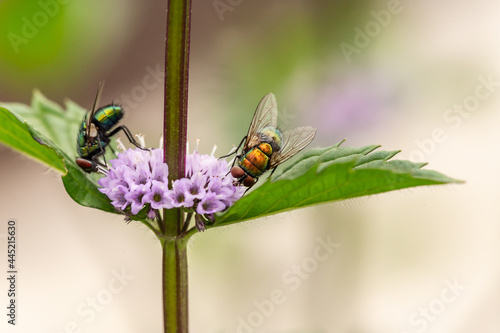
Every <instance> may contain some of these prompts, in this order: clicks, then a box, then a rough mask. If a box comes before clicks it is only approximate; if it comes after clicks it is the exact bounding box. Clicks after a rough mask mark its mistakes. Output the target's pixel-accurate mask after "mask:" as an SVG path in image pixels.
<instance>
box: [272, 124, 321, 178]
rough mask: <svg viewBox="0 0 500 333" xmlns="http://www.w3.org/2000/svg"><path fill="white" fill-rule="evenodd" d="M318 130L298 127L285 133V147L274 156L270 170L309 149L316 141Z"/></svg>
mask: <svg viewBox="0 0 500 333" xmlns="http://www.w3.org/2000/svg"><path fill="white" fill-rule="evenodd" d="M315 135H316V129H315V128H312V127H310V126H305V127H297V128H296V129H293V130H291V131H286V132H285V133H283V142H284V143H283V146H282V147H281V149H280V151H278V152H276V153H275V154H273V156H272V157H271V163H270V164H269V169H272V168H274V167H277V166H278V165H279V164H281V163H283V162H285V161H286V160H288V159H289V158H290V157H292V156H293V155H295V154H297V153H298V152H299V151H301V150H302V149H304V148H305V147H307V145H308V144H310V143H311V141H312V140H313V139H314V136H315Z"/></svg>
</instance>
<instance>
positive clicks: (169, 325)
mask: <svg viewBox="0 0 500 333" xmlns="http://www.w3.org/2000/svg"><path fill="white" fill-rule="evenodd" d="M186 244H187V241H186V240H184V239H179V238H177V239H173V240H167V241H165V242H162V250H163V259H162V264H163V295H164V303H165V304H164V316H165V318H164V332H173V333H174V332H175V333H187V332H188V288H187V286H188V275H187V253H186V248H187V246H186Z"/></svg>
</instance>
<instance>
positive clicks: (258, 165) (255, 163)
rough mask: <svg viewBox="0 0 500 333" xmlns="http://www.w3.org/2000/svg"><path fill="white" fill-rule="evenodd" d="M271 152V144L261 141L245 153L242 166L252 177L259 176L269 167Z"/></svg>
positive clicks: (241, 162)
mask: <svg viewBox="0 0 500 333" xmlns="http://www.w3.org/2000/svg"><path fill="white" fill-rule="evenodd" d="M271 154H272V148H271V145H269V144H268V143H261V144H260V145H258V146H257V147H255V148H253V149H252V150H250V151H249V152H248V153H246V154H245V156H244V157H243V158H242V159H241V161H240V167H241V168H242V169H243V170H245V171H246V172H247V173H248V174H249V175H251V176H252V177H259V176H260V175H261V174H263V173H264V172H265V171H266V170H267V169H268V167H269V158H270V156H271Z"/></svg>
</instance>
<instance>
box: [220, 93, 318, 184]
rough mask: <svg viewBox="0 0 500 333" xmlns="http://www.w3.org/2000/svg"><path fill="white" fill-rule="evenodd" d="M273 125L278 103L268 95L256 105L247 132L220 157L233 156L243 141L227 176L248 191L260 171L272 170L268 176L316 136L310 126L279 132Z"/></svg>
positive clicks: (274, 124) (276, 118) (276, 115)
mask: <svg viewBox="0 0 500 333" xmlns="http://www.w3.org/2000/svg"><path fill="white" fill-rule="evenodd" d="M277 122H278V104H277V103H276V98H275V97H274V95H273V94H271V93H269V94H267V95H266V96H264V98H262V100H261V101H260V103H259V105H258V106H257V109H256V110H255V113H254V115H253V118H252V122H251V123H250V128H249V129H248V133H247V135H246V136H245V137H244V138H243V140H241V142H240V144H239V146H238V148H236V150H235V151H234V152H233V153H231V154H229V155H226V156H222V157H227V156H230V155H232V154H235V153H236V154H237V152H238V150H239V149H240V147H241V145H242V144H243V142H244V143H245V144H244V145H243V149H242V151H241V152H240V153H239V154H237V155H236V158H235V160H234V162H233V167H232V168H231V175H232V176H233V177H234V178H236V179H238V180H237V182H238V183H239V184H243V185H244V186H246V187H248V188H250V187H252V186H253V185H254V184H255V183H256V182H257V181H258V179H259V177H260V176H261V175H262V174H263V173H264V172H266V171H268V170H271V169H272V172H271V174H270V175H269V176H271V175H272V173H273V172H274V171H275V170H276V168H277V167H278V165H280V164H281V163H283V162H285V161H286V160H288V159H289V158H291V157H292V156H294V155H295V154H297V153H298V152H299V151H301V150H302V149H304V148H305V147H306V146H307V145H308V144H310V143H311V141H312V140H313V139H314V136H315V135H316V129H315V128H312V127H310V126H305V127H297V128H296V129H293V130H291V131H286V132H284V133H282V132H281V130H280V129H278V127H277ZM235 163H237V165H236V166H235V165H234V164H235Z"/></svg>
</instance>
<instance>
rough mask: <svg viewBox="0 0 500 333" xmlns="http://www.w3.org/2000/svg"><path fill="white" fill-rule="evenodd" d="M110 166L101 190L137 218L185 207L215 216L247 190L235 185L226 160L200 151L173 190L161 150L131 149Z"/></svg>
mask: <svg viewBox="0 0 500 333" xmlns="http://www.w3.org/2000/svg"><path fill="white" fill-rule="evenodd" d="M110 163H111V166H112V167H111V168H110V170H109V172H108V173H107V175H106V176H105V177H103V178H101V179H99V185H100V186H101V187H102V188H100V189H99V190H100V191H101V192H102V193H104V194H106V195H107V196H108V197H109V199H110V200H111V204H112V205H113V206H114V207H115V208H116V209H117V210H119V211H123V212H124V213H127V214H129V212H130V214H132V215H136V214H138V213H139V212H140V211H141V210H142V209H144V208H145V207H146V208H147V214H148V217H149V218H151V219H153V218H154V217H155V216H156V214H157V212H156V211H157V210H159V209H162V208H167V209H169V208H174V207H184V208H186V209H187V210H188V211H189V210H191V211H193V212H196V213H198V214H200V215H207V216H209V217H211V216H212V214H214V213H216V212H221V211H223V210H225V209H227V208H228V207H230V206H231V205H232V204H233V203H234V202H235V201H236V200H238V199H239V198H241V197H242V196H243V194H244V192H245V188H243V187H241V186H234V185H233V182H234V179H233V178H232V177H231V175H228V172H229V166H228V164H227V162H226V161H225V160H219V159H217V158H215V157H213V156H209V155H200V154H198V152H197V151H195V152H194V153H192V154H188V155H187V156H186V175H185V176H186V177H185V178H181V179H178V180H175V181H174V182H173V183H172V184H171V185H172V186H171V187H169V183H168V166H167V165H166V164H165V163H163V150H161V149H151V150H149V151H148V150H141V149H128V150H127V151H125V152H123V153H119V154H118V159H116V160H112V161H110Z"/></svg>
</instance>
